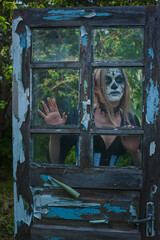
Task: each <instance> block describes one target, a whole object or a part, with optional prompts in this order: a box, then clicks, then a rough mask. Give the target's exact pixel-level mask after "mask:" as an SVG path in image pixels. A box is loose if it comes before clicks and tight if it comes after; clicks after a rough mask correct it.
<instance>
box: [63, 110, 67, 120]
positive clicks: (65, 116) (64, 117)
mask: <svg viewBox="0 0 160 240" xmlns="http://www.w3.org/2000/svg"><path fill="white" fill-rule="evenodd" d="M66 120H67V115H66V114H65V112H64V113H63V121H64V122H66Z"/></svg>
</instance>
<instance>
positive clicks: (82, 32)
mask: <svg viewBox="0 0 160 240" xmlns="http://www.w3.org/2000/svg"><path fill="white" fill-rule="evenodd" d="M80 29H81V37H83V36H85V35H87V32H86V28H85V27H84V26H81V28H80Z"/></svg>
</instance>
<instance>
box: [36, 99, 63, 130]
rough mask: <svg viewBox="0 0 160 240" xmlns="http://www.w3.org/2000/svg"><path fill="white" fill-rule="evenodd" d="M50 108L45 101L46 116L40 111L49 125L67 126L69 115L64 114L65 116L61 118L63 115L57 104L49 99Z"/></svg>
mask: <svg viewBox="0 0 160 240" xmlns="http://www.w3.org/2000/svg"><path fill="white" fill-rule="evenodd" d="M47 101H48V105H49V108H48V107H47V105H46V104H45V102H44V101H42V105H43V108H44V111H45V113H46V114H44V113H43V112H42V111H41V110H40V109H38V112H39V114H40V115H41V116H42V117H43V118H44V120H45V121H46V123H47V124H50V125H61V124H65V122H66V120H67V115H65V112H64V113H63V116H62V118H61V115H60V113H59V110H58V107H57V104H56V102H55V100H54V99H52V100H51V99H50V98H49V97H48V98H47Z"/></svg>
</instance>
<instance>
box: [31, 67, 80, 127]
mask: <svg viewBox="0 0 160 240" xmlns="http://www.w3.org/2000/svg"><path fill="white" fill-rule="evenodd" d="M78 81H79V71H78V70H69V69H65V70H44V69H34V70H33V76H32V125H33V126H42V125H45V124H50V125H59V124H61V126H62V125H64V124H65V125H78V115H77V116H76V119H74V121H72V119H70V118H68V117H66V118H67V120H66V121H64V122H59V121H55V122H51V121H49V122H47V121H46V119H45V118H44V117H43V116H41V114H39V112H38V111H37V110H38V109H40V110H41V111H42V112H43V113H44V114H45V115H46V116H48V113H46V111H45V108H44V105H42V101H44V102H45V104H46V106H47V107H48V110H49V113H50V114H51V115H55V114H56V112H58V113H59V114H60V117H61V119H62V118H63V113H64V112H65V116H68V114H69V113H72V112H73V110H74V109H77V108H78V92H79V91H78ZM48 98H50V99H51V100H52V99H54V101H55V103H56V105H57V111H56V110H55V108H53V109H52V108H50V106H49V103H48V100H47V99H48ZM51 117H52V116H51ZM54 117H55V119H57V116H53V118H54ZM53 118H52V120H53Z"/></svg>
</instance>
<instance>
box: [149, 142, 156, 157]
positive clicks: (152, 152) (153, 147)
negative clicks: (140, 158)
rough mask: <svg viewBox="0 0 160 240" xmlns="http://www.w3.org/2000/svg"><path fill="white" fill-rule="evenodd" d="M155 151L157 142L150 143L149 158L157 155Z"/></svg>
mask: <svg viewBox="0 0 160 240" xmlns="http://www.w3.org/2000/svg"><path fill="white" fill-rule="evenodd" d="M155 149H156V144H155V141H153V142H151V143H150V150H149V156H152V155H153V154H154V153H155Z"/></svg>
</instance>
